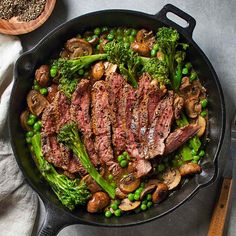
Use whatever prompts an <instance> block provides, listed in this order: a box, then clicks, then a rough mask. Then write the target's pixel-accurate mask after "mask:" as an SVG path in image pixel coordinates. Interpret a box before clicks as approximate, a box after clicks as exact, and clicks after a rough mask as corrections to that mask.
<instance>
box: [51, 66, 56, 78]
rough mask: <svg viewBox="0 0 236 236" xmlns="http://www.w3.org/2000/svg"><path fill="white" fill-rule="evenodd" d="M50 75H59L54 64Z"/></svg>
mask: <svg viewBox="0 0 236 236" xmlns="http://www.w3.org/2000/svg"><path fill="white" fill-rule="evenodd" d="M50 75H51V77H55V76H56V75H57V66H56V65H55V66H52V67H51V69H50Z"/></svg>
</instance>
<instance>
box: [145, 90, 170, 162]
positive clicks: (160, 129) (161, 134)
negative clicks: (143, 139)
mask: <svg viewBox="0 0 236 236" xmlns="http://www.w3.org/2000/svg"><path fill="white" fill-rule="evenodd" d="M173 115H174V112H173V92H172V91H171V92H168V94H167V95H166V96H165V97H164V98H163V99H162V100H161V101H160V102H159V103H158V105H157V107H156V110H155V113H154V117H153V121H152V124H151V126H150V129H149V132H148V135H147V146H146V150H145V158H146V159H151V158H154V157H155V156H157V155H163V153H164V150H165V144H164V142H165V139H166V138H167V136H168V135H169V133H170V128H171V123H172V120H173Z"/></svg>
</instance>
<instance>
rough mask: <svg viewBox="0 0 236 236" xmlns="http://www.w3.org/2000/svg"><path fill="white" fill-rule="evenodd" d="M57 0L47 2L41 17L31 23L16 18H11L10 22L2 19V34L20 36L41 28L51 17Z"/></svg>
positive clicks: (0, 22)
mask: <svg viewBox="0 0 236 236" xmlns="http://www.w3.org/2000/svg"><path fill="white" fill-rule="evenodd" d="M55 3H56V0H47V2H46V4H45V8H44V10H43V12H42V13H41V15H40V16H39V17H38V18H37V19H35V20H31V21H29V22H23V21H18V20H17V18H16V17H13V18H11V19H10V20H3V19H0V33H3V34H10V35H20V34H25V33H29V32H31V31H33V30H35V29H37V28H38V27H40V26H41V25H42V24H43V23H44V22H45V21H46V20H47V19H48V17H49V16H50V15H51V13H52V11H53V9H54V6H55Z"/></svg>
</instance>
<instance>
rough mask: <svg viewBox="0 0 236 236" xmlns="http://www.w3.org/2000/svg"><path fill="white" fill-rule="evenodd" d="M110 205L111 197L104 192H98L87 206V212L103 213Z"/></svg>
mask: <svg viewBox="0 0 236 236" xmlns="http://www.w3.org/2000/svg"><path fill="white" fill-rule="evenodd" d="M109 203H110V198H109V196H108V195H107V194H106V193H104V192H96V193H94V194H93V195H92V198H91V200H89V202H88V204H87V211H88V212H90V213H96V212H100V211H102V209H104V208H105V207H107V206H108V204H109Z"/></svg>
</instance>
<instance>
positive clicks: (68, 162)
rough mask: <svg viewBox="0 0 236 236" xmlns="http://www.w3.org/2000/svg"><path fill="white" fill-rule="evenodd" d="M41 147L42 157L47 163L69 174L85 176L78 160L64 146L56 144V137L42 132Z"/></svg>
mask: <svg viewBox="0 0 236 236" xmlns="http://www.w3.org/2000/svg"><path fill="white" fill-rule="evenodd" d="M41 145H42V153H43V156H44V157H45V159H46V160H47V161H48V162H49V163H52V164H53V165H54V166H56V167H59V168H62V169H63V170H66V171H68V172H70V173H79V174H80V175H82V176H83V175H84V174H86V171H85V169H84V168H83V166H82V165H81V164H80V163H79V160H78V158H75V157H73V156H72V154H71V152H70V151H69V149H68V148H67V147H66V146H64V145H63V144H60V143H58V142H57V137H56V135H47V134H45V133H43V132H42V133H41Z"/></svg>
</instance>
